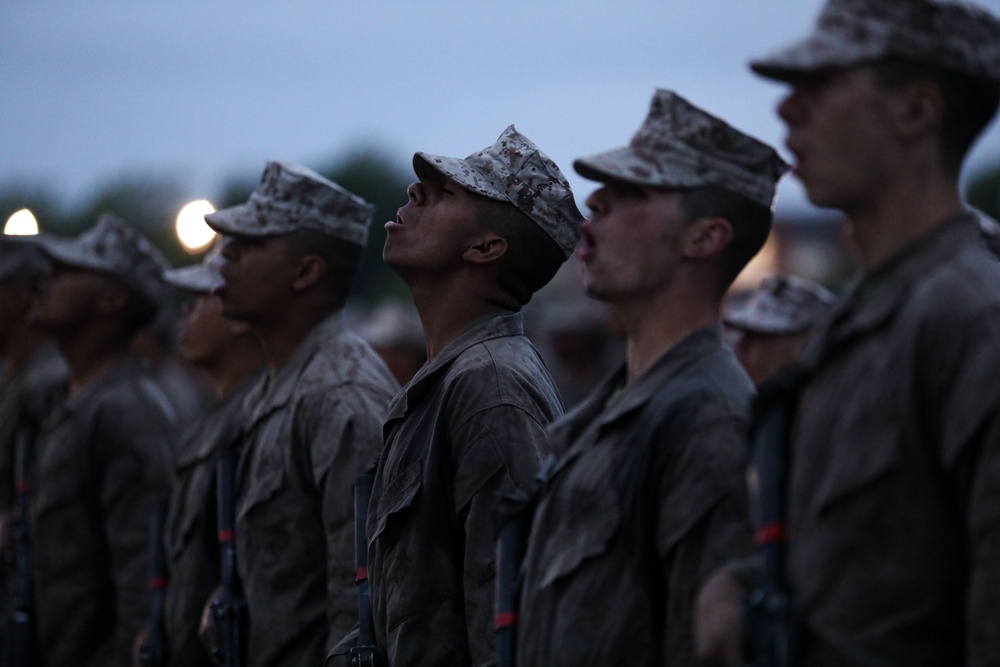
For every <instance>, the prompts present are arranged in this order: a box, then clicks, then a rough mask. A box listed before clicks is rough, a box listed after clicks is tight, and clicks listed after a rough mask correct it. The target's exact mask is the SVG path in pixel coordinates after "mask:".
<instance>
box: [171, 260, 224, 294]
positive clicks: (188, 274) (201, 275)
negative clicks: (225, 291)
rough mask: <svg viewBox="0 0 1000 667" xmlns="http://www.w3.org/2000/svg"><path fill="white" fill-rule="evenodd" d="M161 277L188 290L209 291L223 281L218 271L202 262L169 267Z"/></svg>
mask: <svg viewBox="0 0 1000 667" xmlns="http://www.w3.org/2000/svg"><path fill="white" fill-rule="evenodd" d="M163 278H164V279H165V280H166V281H167V282H168V283H169V284H171V285H173V286H174V287H176V288H177V289H182V290H185V291H188V292H205V293H208V292H211V291H213V290H214V289H215V288H216V287H218V286H220V285H221V284H222V282H223V280H222V277H221V276H219V274H218V273H216V272H215V271H212V270H211V269H209V268H206V267H205V265H204V264H193V265H191V266H185V267H181V268H179V269H171V270H170V271H167V272H165V273H164V275H163Z"/></svg>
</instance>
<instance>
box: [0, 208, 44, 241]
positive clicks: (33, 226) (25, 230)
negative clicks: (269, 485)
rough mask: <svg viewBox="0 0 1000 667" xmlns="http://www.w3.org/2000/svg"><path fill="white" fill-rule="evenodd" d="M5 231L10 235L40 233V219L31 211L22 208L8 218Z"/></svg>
mask: <svg viewBox="0 0 1000 667" xmlns="http://www.w3.org/2000/svg"><path fill="white" fill-rule="evenodd" d="M3 233H4V234H7V235H9V236H34V235H35V234H37V233H38V221H37V220H35V216H34V214H33V213H32V212H31V211H29V210H28V209H26V208H22V209H21V210H20V211H16V212H15V213H13V214H12V215H11V216H10V217H9V218H7V224H6V225H4V227H3Z"/></svg>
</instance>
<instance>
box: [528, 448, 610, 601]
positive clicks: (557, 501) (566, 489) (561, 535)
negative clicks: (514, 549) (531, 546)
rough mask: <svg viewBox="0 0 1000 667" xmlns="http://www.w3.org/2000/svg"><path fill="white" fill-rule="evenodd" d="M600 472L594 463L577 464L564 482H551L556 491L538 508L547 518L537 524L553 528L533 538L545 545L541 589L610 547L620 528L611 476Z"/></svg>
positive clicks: (567, 472) (599, 468) (601, 467)
mask: <svg viewBox="0 0 1000 667" xmlns="http://www.w3.org/2000/svg"><path fill="white" fill-rule="evenodd" d="M602 469H605V468H604V467H603V466H601V465H595V464H594V463H593V462H578V463H577V464H576V465H574V466H572V467H571V468H570V469H568V470H565V472H564V475H565V479H563V480H560V479H559V478H558V476H557V477H556V478H555V479H553V481H552V484H553V485H558V488H557V489H554V490H555V491H556V492H555V494H552V493H551V492H550V494H549V498H548V499H547V500H546V501H544V502H543V504H542V506H541V507H540V508H539V511H541V512H543V513H544V515H545V516H546V517H547V519H546V520H545V521H543V522H540V523H539V524H537V525H543V524H544V525H547V526H551V527H553V532H552V533H551V534H550V535H548V536H545V535H540V536H536V539H541V540H544V544H545V554H544V557H543V559H542V561H541V562H544V563H547V565H546V566H545V567H544V569H543V571H542V576H541V582H540V583H541V585H542V587H545V586H549V585H551V584H552V583H554V582H555V581H557V580H558V579H559V578H560V577H564V576H566V575H568V574H571V573H572V572H574V571H575V570H577V569H579V568H580V566H581V565H583V564H584V562H586V561H587V560H588V559H591V558H595V557H597V556H600V555H601V554H603V553H605V552H607V551H608V549H609V548H610V545H611V541H612V538H614V536H615V534H616V533H617V532H618V530H619V527H620V525H621V521H622V519H621V516H622V510H621V504H620V501H619V498H618V493H617V490H616V489H615V484H614V480H613V477H612V476H610V475H602V474H600V472H599V471H600V470H602ZM595 471H598V472H595Z"/></svg>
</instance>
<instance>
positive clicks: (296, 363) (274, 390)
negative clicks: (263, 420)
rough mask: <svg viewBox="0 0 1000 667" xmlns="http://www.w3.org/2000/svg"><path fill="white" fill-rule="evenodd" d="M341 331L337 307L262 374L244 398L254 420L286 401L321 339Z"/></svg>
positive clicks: (334, 335)
mask: <svg viewBox="0 0 1000 667" xmlns="http://www.w3.org/2000/svg"><path fill="white" fill-rule="evenodd" d="M343 331H344V322H343V318H342V316H341V312H340V311H339V310H338V311H337V312H335V313H331V314H330V315H327V316H326V317H324V318H323V319H322V320H320V321H319V322H318V323H317V324H316V326H314V327H313V328H312V329H310V330H309V333H308V334H306V337H305V338H303V339H302V342H301V343H299V346H298V347H297V348H296V349H295V354H293V355H292V358H291V359H289V360H288V361H287V362H285V365H284V366H282V367H281V368H279V369H278V370H277V371H276V372H274V373H272V374H268V375H265V377H264V378H263V379H262V380H261V382H260V385H259V389H258V390H256V391H252V392H250V395H249V396H248V397H247V400H248V402H249V405H248V407H251V408H252V414H254V420H256V419H257V417H259V416H262V415H263V414H265V413H267V412H271V411H272V410H274V409H276V408H279V407H281V406H283V405H285V404H286V403H288V402H289V401H290V400H291V399H292V396H293V395H294V393H295V389H296V388H297V386H298V382H297V380H298V378H299V376H300V375H301V374H302V371H303V370H304V369H305V367H306V365H307V364H308V363H309V361H310V360H311V359H312V358H313V357H314V356H316V354H317V353H318V352H319V351H320V349H321V348H322V347H323V344H324V341H326V340H329V339H330V338H335V337H337V336H339V335H340V334H341V333H343Z"/></svg>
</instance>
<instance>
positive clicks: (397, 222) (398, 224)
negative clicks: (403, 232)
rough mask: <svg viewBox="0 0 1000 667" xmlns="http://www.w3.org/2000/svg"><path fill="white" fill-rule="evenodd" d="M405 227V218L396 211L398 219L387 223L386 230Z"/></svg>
mask: <svg viewBox="0 0 1000 667" xmlns="http://www.w3.org/2000/svg"><path fill="white" fill-rule="evenodd" d="M403 226H404V225H403V216H402V215H400V214H399V211H396V219H395V220H389V221H388V222H386V223H385V228H386V230H390V229H398V228H400V227H403Z"/></svg>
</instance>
